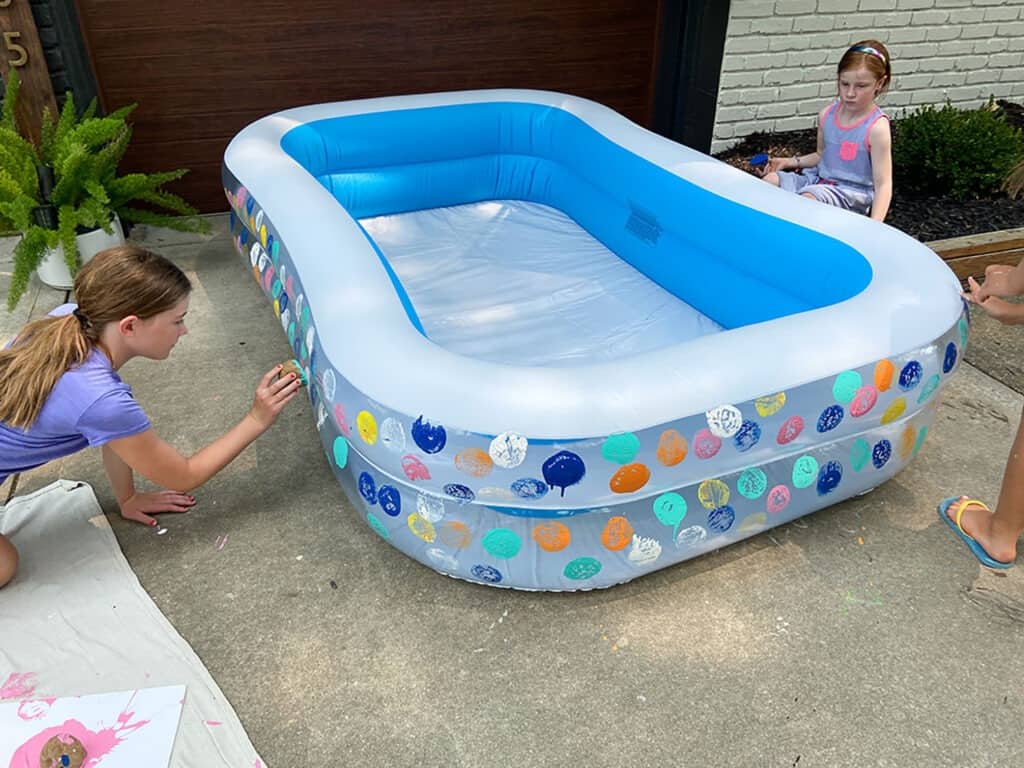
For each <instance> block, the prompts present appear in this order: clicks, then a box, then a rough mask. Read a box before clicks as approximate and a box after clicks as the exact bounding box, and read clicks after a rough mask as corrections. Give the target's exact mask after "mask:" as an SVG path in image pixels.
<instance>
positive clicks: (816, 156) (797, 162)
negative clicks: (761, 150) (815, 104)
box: [765, 107, 828, 173]
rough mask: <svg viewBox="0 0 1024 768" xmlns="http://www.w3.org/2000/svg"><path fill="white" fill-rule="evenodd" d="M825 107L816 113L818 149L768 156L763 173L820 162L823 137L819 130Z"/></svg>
mask: <svg viewBox="0 0 1024 768" xmlns="http://www.w3.org/2000/svg"><path fill="white" fill-rule="evenodd" d="M827 111H828V107H825V108H824V109H823V110H821V112H820V113H819V114H818V149H817V150H816V151H815V152H811V154H809V155H793V157H770V158H768V164H767V165H765V173H767V172H769V171H796V170H800V169H801V168H814V167H815V166H817V165H818V163H820V162H821V156H822V153H823V152H824V151H825V137H824V135H823V134H822V132H821V123H822V121H823V120H824V119H825V113H826V112H827Z"/></svg>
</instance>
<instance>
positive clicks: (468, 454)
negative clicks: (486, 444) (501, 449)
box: [455, 448, 494, 477]
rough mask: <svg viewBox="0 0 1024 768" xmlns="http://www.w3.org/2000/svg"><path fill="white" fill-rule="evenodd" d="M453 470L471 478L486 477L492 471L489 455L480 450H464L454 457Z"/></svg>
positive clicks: (492, 464) (492, 466)
mask: <svg viewBox="0 0 1024 768" xmlns="http://www.w3.org/2000/svg"><path fill="white" fill-rule="evenodd" d="M455 468H456V469H458V470H459V471H460V472H465V473H466V474H467V475H471V476H473V477H486V476H487V475H489V474H490V472H491V470H492V469H494V462H493V461H492V460H491V457H490V454H488V453H487V451H484V450H482V449H480V448H466V449H464V450H462V451H459V453H458V454H456V456H455Z"/></svg>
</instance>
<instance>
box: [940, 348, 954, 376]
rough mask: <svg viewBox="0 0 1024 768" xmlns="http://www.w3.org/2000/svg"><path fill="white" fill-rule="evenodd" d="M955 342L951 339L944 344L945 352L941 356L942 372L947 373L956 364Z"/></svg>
mask: <svg viewBox="0 0 1024 768" xmlns="http://www.w3.org/2000/svg"><path fill="white" fill-rule="evenodd" d="M956 357H957V355H956V344H954V343H953V342H952V341H951V342H949V344H947V345H946V354H945V355H943V357H942V372H943V373H949V372H950V371H952V370H953V366H955V365H956Z"/></svg>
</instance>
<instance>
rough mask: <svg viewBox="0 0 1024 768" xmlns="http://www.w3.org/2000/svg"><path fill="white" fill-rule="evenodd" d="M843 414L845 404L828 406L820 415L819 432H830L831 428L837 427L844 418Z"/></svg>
mask: <svg viewBox="0 0 1024 768" xmlns="http://www.w3.org/2000/svg"><path fill="white" fill-rule="evenodd" d="M843 416H844V413H843V406H841V405H830V406H828V408H826V409H825V410H824V411H822V412H821V416H819V417H818V425H817V430H818V432H830V431H831V430H833V429H835V428H836V427H838V426H839V423H840V422H841V421H842V420H843Z"/></svg>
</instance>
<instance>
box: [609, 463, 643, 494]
mask: <svg viewBox="0 0 1024 768" xmlns="http://www.w3.org/2000/svg"><path fill="white" fill-rule="evenodd" d="M650 479H651V470H649V469H648V468H647V465H645V464H627V465H626V466H624V467H621V468H620V469H619V470H618V471H617V472H616V473H615V474H614V475H612V479H611V480H609V481H608V487H609V488H611V489H612V492H613V493H634V492H635V491H639V490H640V489H641V488H643V487H644V486H645V485H647V481H648V480H650Z"/></svg>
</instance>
